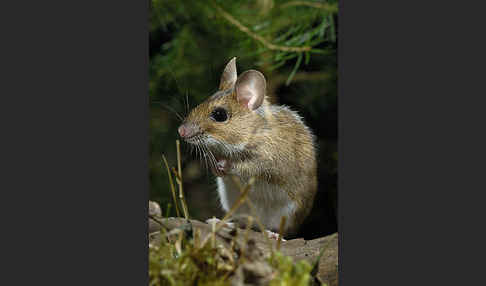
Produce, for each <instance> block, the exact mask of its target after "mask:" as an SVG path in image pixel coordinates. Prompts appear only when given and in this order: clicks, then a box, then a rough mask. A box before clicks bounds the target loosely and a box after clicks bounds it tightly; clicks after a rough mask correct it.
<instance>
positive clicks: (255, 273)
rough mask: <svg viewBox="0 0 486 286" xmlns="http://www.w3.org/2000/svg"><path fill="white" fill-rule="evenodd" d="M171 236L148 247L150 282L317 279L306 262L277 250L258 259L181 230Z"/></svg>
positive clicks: (274, 282)
mask: <svg viewBox="0 0 486 286" xmlns="http://www.w3.org/2000/svg"><path fill="white" fill-rule="evenodd" d="M172 237H173V239H171V241H169V240H167V239H166V240H163V239H161V242H159V243H158V244H157V245H151V246H150V248H149V281H150V282H149V285H154V286H155V285H157V286H158V285H171V286H180V285H208V286H209V285H216V286H217V285H270V286H276V285H282V286H285V285H289V286H290V285H292V286H293V285H296V286H304V285H311V283H313V281H314V279H313V277H312V275H311V270H312V267H311V265H310V264H309V263H308V262H307V261H299V262H296V263H294V262H293V261H292V259H291V258H290V257H288V256H284V255H283V254H281V253H280V252H277V251H275V252H273V254H271V255H270V257H268V258H264V257H263V256H261V257H259V258H257V259H255V258H254V257H252V258H249V257H246V256H245V254H244V253H246V251H244V252H240V251H239V249H240V246H235V247H233V249H229V250H228V249H225V248H223V247H222V246H221V245H217V244H216V246H212V244H211V242H210V240H209V241H208V242H207V243H205V244H203V243H200V242H198V243H195V242H194V241H195V240H194V239H186V238H184V237H183V236H182V232H181V233H180V234H179V235H178V236H175V238H174V236H172ZM242 253H243V254H242ZM263 275H264V276H266V277H263Z"/></svg>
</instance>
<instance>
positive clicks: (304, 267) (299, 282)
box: [269, 252, 312, 286]
mask: <svg viewBox="0 0 486 286" xmlns="http://www.w3.org/2000/svg"><path fill="white" fill-rule="evenodd" d="M269 261H270V264H271V265H272V266H273V267H274V268H275V269H276V271H277V273H278V275H277V276H276V277H275V278H274V279H273V280H272V281H270V284H269V286H278V285H279V286H293V285H295V286H307V285H309V283H310V281H311V278H312V277H311V274H310V272H311V268H312V267H311V266H310V264H309V263H307V261H305V260H301V261H298V262H296V263H293V261H292V258H290V257H288V256H284V255H283V254H281V253H280V252H274V253H273V254H272V256H271V257H270V258H269Z"/></svg>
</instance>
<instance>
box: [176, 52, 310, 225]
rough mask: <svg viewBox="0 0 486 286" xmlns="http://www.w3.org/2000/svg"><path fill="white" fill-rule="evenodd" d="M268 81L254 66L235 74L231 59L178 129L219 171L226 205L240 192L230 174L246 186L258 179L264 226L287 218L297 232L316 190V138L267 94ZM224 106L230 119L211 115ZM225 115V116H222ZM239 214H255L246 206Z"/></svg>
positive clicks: (256, 194) (255, 199) (253, 193)
mask: <svg viewBox="0 0 486 286" xmlns="http://www.w3.org/2000/svg"><path fill="white" fill-rule="evenodd" d="M265 90H266V81H265V78H264V76H263V75H262V74H261V73H260V72H258V71H255V70H250V71H247V72H245V73H243V74H241V75H240V76H239V77H237V75H236V63H235V58H233V59H232V60H231V61H230V62H229V63H228V64H227V66H226V68H225V71H224V72H223V75H222V77H221V82H220V90H219V91H217V92H216V93H215V94H213V95H212V96H211V97H209V98H208V99H207V100H206V101H204V102H203V103H201V104H200V105H198V106H197V107H195V108H194V109H193V110H192V111H191V112H190V114H189V115H188V117H187V118H186V119H185V120H184V122H183V124H182V125H181V128H183V130H182V131H181V129H180V131H179V132H180V133H181V132H182V133H181V136H182V135H184V136H182V137H183V138H184V140H185V141H186V142H189V143H191V144H193V145H194V146H196V149H197V150H199V151H201V153H203V154H204V156H205V158H206V160H207V163H208V164H209V165H210V167H211V169H212V170H213V172H214V173H215V174H216V175H217V178H216V181H217V186H218V194H219V198H220V202H221V205H222V208H223V209H224V210H225V211H228V210H229V209H230V208H231V207H232V205H233V204H234V203H235V201H236V199H237V198H238V196H239V195H240V190H239V189H238V188H237V186H235V185H234V182H233V181H232V179H231V177H230V175H235V176H236V178H237V179H238V180H239V181H240V182H241V184H242V185H245V184H247V183H248V181H249V179H250V178H252V177H253V178H255V183H254V185H253V186H252V188H251V190H250V192H249V198H250V200H251V202H252V203H253V205H254V206H255V209H256V212H257V213H256V215H257V216H258V218H259V219H260V220H261V222H262V223H263V224H264V226H265V227H266V228H268V229H270V230H272V231H278V230H279V225H280V220H281V217H282V216H286V217H287V222H286V228H285V230H284V235H288V234H294V233H295V232H296V231H297V230H298V227H299V226H300V224H301V223H302V222H303V220H304V218H305V217H306V216H307V215H308V213H309V211H310V210H311V208H312V204H313V200H314V196H315V192H316V190H317V165H316V154H315V153H316V151H315V147H314V136H313V135H312V133H311V131H310V129H309V128H308V127H307V126H306V125H305V124H304V122H303V121H302V118H301V117H300V116H299V115H298V114H297V113H296V112H295V111H292V110H290V109H289V108H288V107H286V106H278V105H272V104H270V103H269V101H268V100H267V98H266V95H265ZM218 107H219V108H224V110H225V111H226V112H227V119H226V120H225V121H222V122H218V121H216V120H214V117H213V118H212V117H211V116H212V115H211V114H212V112H213V111H214V110H215V108H218ZM223 118H224V117H223ZM237 213H238V214H240V215H241V214H249V215H250V214H251V212H250V210H249V209H248V207H247V205H246V204H243V205H242V206H241V207H240V208H239V210H238V212H237Z"/></svg>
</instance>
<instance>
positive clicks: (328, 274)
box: [149, 206, 338, 286]
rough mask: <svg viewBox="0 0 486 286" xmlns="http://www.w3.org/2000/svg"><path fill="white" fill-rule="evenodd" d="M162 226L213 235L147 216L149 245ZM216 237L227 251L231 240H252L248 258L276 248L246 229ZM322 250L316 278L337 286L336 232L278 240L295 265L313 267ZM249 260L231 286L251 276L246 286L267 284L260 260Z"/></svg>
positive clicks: (205, 227) (205, 228)
mask: <svg viewBox="0 0 486 286" xmlns="http://www.w3.org/2000/svg"><path fill="white" fill-rule="evenodd" d="M156 210H157V208H156V207H155V206H153V211H154V212H153V213H156ZM159 210H160V208H159ZM159 213H160V212H159ZM161 223H162V224H163V226H164V227H165V228H167V230H169V231H171V230H174V229H177V228H181V227H183V226H186V227H187V225H190V226H191V231H198V232H200V234H201V237H202V238H204V237H207V236H208V235H211V233H212V226H211V225H209V224H207V223H204V222H201V221H198V220H186V219H184V218H164V219H162V218H160V223H157V222H155V221H154V219H152V218H150V217H149V233H152V235H151V236H149V237H150V242H151V243H156V241H158V239H160V236H158V235H156V234H157V232H158V231H159V230H160V229H161V227H162V225H161ZM154 234H155V235H154ZM215 237H216V241H217V243H220V244H222V245H224V246H225V247H227V248H230V245H231V242H232V240H234V241H236V242H237V243H239V244H240V245H243V244H244V243H245V242H247V243H248V242H249V241H251V242H252V243H251V244H252V247H254V249H252V248H251V247H248V248H247V250H248V251H250V252H249V253H248V255H250V253H256V254H258V253H261V254H262V255H263V256H264V257H268V256H269V255H270V253H271V251H272V250H274V249H276V247H277V241H276V240H267V239H265V238H264V237H263V235H262V233H261V232H255V231H252V230H249V231H248V232H247V230H244V229H236V230H235V229H231V228H227V227H223V228H221V229H220V230H219V231H218V232H217V233H216V236H215ZM322 249H324V250H323V253H322V256H321V258H320V259H319V265H318V268H317V270H318V271H317V273H316V278H317V280H319V281H320V282H321V283H326V284H327V285H328V286H337V285H338V233H334V234H332V235H328V236H325V237H321V238H317V239H312V240H304V239H302V238H297V239H291V240H287V241H281V243H280V251H281V252H282V253H283V254H284V255H286V256H289V257H291V258H292V259H293V260H294V262H297V261H300V260H306V261H308V262H309V263H310V264H311V265H314V262H315V261H316V260H317V258H318V257H319V254H320V252H321V250H322ZM256 256H258V255H256ZM256 256H255V257H256ZM250 257H251V256H249V257H248V258H250ZM249 260H253V261H254V262H253V263H250V264H245V265H242V266H241V267H239V268H238V269H237V271H236V273H235V277H234V278H233V285H241V284H240V282H241V279H240V280H238V277H240V278H241V277H244V280H245V284H246V283H248V282H246V279H247V278H248V277H250V278H251V279H250V280H251V281H252V282H254V283H249V285H264V284H265V283H266V282H268V281H267V280H266V279H265V277H268V276H266V274H268V273H267V272H268V271H267V270H266V269H265V268H264V267H263V266H262V265H261V264H259V263H260V262H259V260H258V259H256V258H255V259H252V258H250V259H249ZM255 270H258V271H255ZM241 275H243V276H241Z"/></svg>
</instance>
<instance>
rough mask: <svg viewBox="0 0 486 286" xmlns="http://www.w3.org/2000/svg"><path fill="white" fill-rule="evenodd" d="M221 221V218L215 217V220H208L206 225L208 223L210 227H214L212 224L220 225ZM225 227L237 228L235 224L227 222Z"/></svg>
mask: <svg viewBox="0 0 486 286" xmlns="http://www.w3.org/2000/svg"><path fill="white" fill-rule="evenodd" d="M220 221H221V220H220V219H219V218H215V217H213V218H210V219H207V220H206V223H207V224H209V225H212V224H214V225H216V224H218V223H219V222H220ZM224 226H225V227H229V228H235V224H234V223H232V222H225V223H224Z"/></svg>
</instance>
